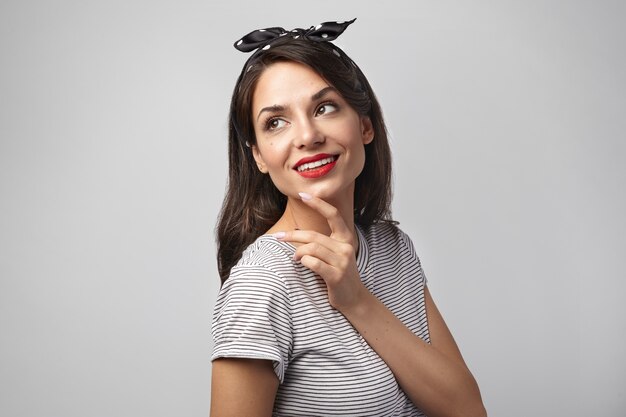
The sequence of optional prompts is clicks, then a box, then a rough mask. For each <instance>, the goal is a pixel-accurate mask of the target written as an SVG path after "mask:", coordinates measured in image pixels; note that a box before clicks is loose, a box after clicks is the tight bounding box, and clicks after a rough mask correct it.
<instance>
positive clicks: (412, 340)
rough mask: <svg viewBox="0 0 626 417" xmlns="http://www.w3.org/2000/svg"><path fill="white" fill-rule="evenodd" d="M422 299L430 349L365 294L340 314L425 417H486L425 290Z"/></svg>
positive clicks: (459, 355)
mask: <svg viewBox="0 0 626 417" xmlns="http://www.w3.org/2000/svg"><path fill="white" fill-rule="evenodd" d="M365 291H367V289H365ZM424 295H425V299H426V314H427V318H428V327H429V333H430V341H431V344H430V345H429V344H428V343H426V342H424V341H423V340H422V339H420V338H419V337H417V336H416V335H415V334H414V333H413V332H411V330H409V329H408V328H407V327H406V326H405V325H404V323H402V322H401V321H400V320H399V319H398V318H397V317H396V316H395V315H394V314H393V313H392V312H391V311H390V310H389V309H388V308H387V307H386V306H385V305H384V304H383V303H382V302H380V301H379V300H378V299H377V298H376V297H375V296H374V295H372V294H371V293H369V291H367V294H364V296H363V302H362V303H360V304H357V305H355V306H353V307H352V308H350V309H345V310H343V311H341V312H342V313H343V314H344V315H345V316H346V318H347V319H348V320H349V321H350V323H352V325H353V326H354V327H355V329H356V330H357V331H358V332H359V333H360V334H361V336H363V338H364V339H365V340H366V341H367V343H368V344H369V345H370V346H371V347H372V349H374V350H375V351H376V353H378V355H379V356H380V357H381V358H382V359H383V360H384V361H385V363H387V366H389V368H390V369H391V371H392V372H393V374H394V376H395V377H396V380H397V381H398V383H399V384H400V386H401V387H402V389H403V390H404V392H405V393H406V394H407V396H408V397H409V398H410V399H411V401H413V403H414V404H415V405H416V406H417V407H418V408H420V409H421V410H422V411H424V413H426V415H428V416H429V417H443V416H468V417H481V416H486V414H487V413H486V411H485V408H484V406H483V403H482V399H481V396H480V391H479V389H478V385H477V384H476V381H475V380H474V377H473V376H472V374H471V373H470V371H469V369H468V368H467V366H466V365H465V362H464V361H463V358H462V356H461V352H460V351H459V349H458V347H457V345H456V343H455V341H454V338H453V337H452V334H451V333H450V331H449V330H448V327H447V326H446V323H445V322H444V320H443V318H442V316H441V314H440V313H439V310H438V309H437V306H436V305H435V303H434V301H433V299H432V297H431V295H430V292H429V291H428V288H425V294H424Z"/></svg>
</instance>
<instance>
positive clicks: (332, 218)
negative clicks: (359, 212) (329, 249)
mask: <svg viewBox="0 0 626 417" xmlns="http://www.w3.org/2000/svg"><path fill="white" fill-rule="evenodd" d="M298 194H299V195H300V198H301V199H302V201H304V202H305V203H306V204H307V205H309V206H310V207H312V208H314V209H315V210H317V211H318V213H320V214H321V215H322V216H324V218H326V221H327V222H328V225H329V226H330V230H331V234H332V235H333V236H334V237H335V238H338V239H340V240H342V241H344V242H349V241H350V240H351V239H352V232H351V231H350V229H348V226H347V225H346V222H345V221H344V220H343V218H342V217H341V214H340V213H339V210H337V208H336V207H335V206H333V205H332V204H330V203H327V202H326V201H324V200H322V199H321V198H319V197H313V196H312V195H310V194H307V193H298Z"/></svg>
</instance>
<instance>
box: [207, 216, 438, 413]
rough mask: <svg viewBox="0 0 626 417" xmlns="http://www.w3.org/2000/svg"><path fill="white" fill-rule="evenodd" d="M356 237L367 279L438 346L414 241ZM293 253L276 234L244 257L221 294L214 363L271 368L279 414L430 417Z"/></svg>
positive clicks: (379, 233)
mask: <svg viewBox="0 0 626 417" xmlns="http://www.w3.org/2000/svg"><path fill="white" fill-rule="evenodd" d="M356 229H357V236H358V239H359V250H358V255H357V266H358V271H359V274H360V276H361V280H362V281H363V283H364V284H365V286H366V287H367V288H368V289H369V290H370V291H371V292H372V293H373V294H374V295H375V296H376V297H378V299H380V300H381V301H382V302H383V303H384V304H385V305H386V306H387V308H389V309H390V310H391V311H392V312H393V313H394V314H395V315H396V316H397V317H398V318H399V319H400V320H401V321H402V322H403V323H404V324H405V325H406V326H407V327H408V328H410V329H411V330H412V331H413V332H414V333H415V334H416V335H417V336H419V337H420V338H422V339H423V340H425V341H426V342H429V343H430V339H429V334H428V323H427V320H426V307H425V302H424V286H425V278H424V274H423V272H422V268H421V266H420V262H419V259H418V257H417V255H416V253H415V250H414V247H413V244H412V242H411V240H410V238H409V237H408V236H407V235H406V234H405V233H404V232H402V231H401V230H400V229H398V227H397V226H395V225H393V224H390V223H377V224H374V225H372V226H371V227H369V228H368V229H367V230H362V229H361V228H360V227H359V226H357V228H356ZM294 251H295V248H294V246H293V245H291V244H290V243H287V242H281V241H278V240H276V239H275V238H274V237H273V236H271V235H263V236H261V237H259V238H258V239H257V240H256V241H255V242H254V243H253V244H252V245H250V246H249V247H248V248H247V249H246V250H245V251H244V253H243V255H242V257H241V260H240V261H239V262H238V263H237V265H236V266H234V267H233V268H232V270H231V274H230V277H229V278H228V280H227V281H226V282H225V283H224V285H223V287H222V289H221V290H220V293H219V295H218V299H217V303H216V306H215V310H214V313H213V324H212V334H213V340H214V351H213V356H212V358H211V359H212V360H213V359H216V358H226V357H230V358H253V359H267V360H270V361H272V362H273V366H274V371H275V372H276V375H277V376H278V379H279V381H280V384H279V386H278V392H277V393H276V400H275V402H274V416H377V417H380V416H386V417H387V416H388V417H391V416H422V415H423V414H422V413H421V412H420V411H419V410H418V409H417V408H415V406H414V405H413V404H412V403H411V401H410V400H409V399H408V397H407V396H406V395H405V393H404V392H403V391H402V389H401V388H400V387H399V385H398V383H397V382H396V380H395V378H394V376H393V374H392V373H391V370H390V369H389V367H388V366H387V365H386V364H385V362H384V361H383V360H382V359H381V358H380V356H378V354H376V352H374V350H372V348H371V347H370V346H369V345H368V344H367V342H366V341H365V340H364V339H363V338H362V337H361V335H360V334H359V333H358V332H357V331H356V330H355V329H354V327H352V325H351V324H350V322H349V321H348V320H347V319H346V318H345V317H344V316H343V315H342V314H341V313H340V312H339V311H337V310H335V309H334V308H333V307H331V306H330V304H329V303H328V296H327V290H326V286H325V284H324V281H323V280H322V279H321V278H320V277H319V276H317V275H315V274H314V273H313V272H312V271H311V270H310V269H308V268H306V267H305V266H303V265H302V264H300V263H299V262H295V261H294V260H293V259H292V257H293V254H294Z"/></svg>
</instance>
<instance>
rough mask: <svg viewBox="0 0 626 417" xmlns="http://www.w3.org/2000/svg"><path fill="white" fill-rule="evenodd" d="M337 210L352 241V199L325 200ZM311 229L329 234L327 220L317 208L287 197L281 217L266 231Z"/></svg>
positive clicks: (353, 230) (354, 232) (354, 237)
mask: <svg viewBox="0 0 626 417" xmlns="http://www.w3.org/2000/svg"><path fill="white" fill-rule="evenodd" d="M325 201H326V202H327V203H329V204H331V205H332V206H334V207H335V208H337V210H339V214H340V215H341V217H342V218H343V221H344V222H345V224H346V226H347V227H348V229H349V230H351V231H352V233H353V235H354V236H353V239H354V243H356V242H357V240H356V231H355V228H354V201H353V200H352V199H351V198H350V199H339V200H325ZM297 229H299V230H312V231H316V232H319V233H322V234H324V235H327V236H329V235H330V234H331V230H330V226H329V224H328V220H327V219H326V218H325V217H324V216H322V215H321V214H320V213H319V212H318V211H317V210H315V209H313V208H311V207H310V206H308V205H307V204H306V203H304V202H303V201H302V200H300V199H299V198H297V197H296V198H294V197H289V198H288V199H287V206H286V207H285V211H284V213H283V215H282V217H281V218H280V219H279V220H278V222H276V224H274V226H272V228H271V229H270V230H268V231H267V233H268V234H269V233H276V232H281V231H282V232H284V231H289V230H297Z"/></svg>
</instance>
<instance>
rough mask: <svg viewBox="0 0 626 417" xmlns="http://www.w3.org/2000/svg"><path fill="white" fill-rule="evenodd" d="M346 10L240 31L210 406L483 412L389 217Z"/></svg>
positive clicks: (376, 122) (230, 410) (383, 168)
mask: <svg viewBox="0 0 626 417" xmlns="http://www.w3.org/2000/svg"><path fill="white" fill-rule="evenodd" d="M352 22H353V21H350V22H345V23H334V22H329V23H324V24H321V25H319V26H317V27H312V28H310V29H308V30H302V29H296V30H293V31H290V32H286V31H284V30H283V29H282V28H269V29H265V30H259V31H254V32H251V33H250V34H249V35H247V36H246V37H244V38H243V39H241V40H239V41H238V42H236V43H235V46H236V47H237V48H238V49H240V50H242V51H253V50H256V52H254V54H253V55H252V56H251V57H250V58H249V60H248V61H247V62H246V64H245V65H244V68H243V70H242V73H241V75H240V77H239V79H238V80H237V84H236V86H235V90H234V93H233V97H232V103H231V113H230V125H229V126H230V132H229V158H230V159H229V164H230V167H229V170H230V172H229V182H228V190H227V193H226V197H225V200H224V204H223V207H222V212H221V217H220V220H219V225H218V244H219V250H218V264H219V270H220V275H221V278H222V288H221V291H220V294H219V296H218V300H217V303H216V306H215V310H214V316H213V325H212V332H213V339H214V342H215V343H214V352H213V357H212V360H213V366H212V368H213V377H212V395H211V415H212V416H214V417H222V416H270V415H275V416H333V415H350V416H422V415H428V416H430V417H436V416H483V415H485V409H484V407H483V404H482V400H481V397H480V393H479V389H478V386H477V384H476V382H475V380H474V378H473V377H472V375H471V373H470V371H469V370H468V368H467V366H466V365H465V363H464V361H463V358H462V357H461V354H460V352H459V349H458V348H457V345H456V344H455V342H454V339H453V337H452V335H451V334H450V332H449V330H448V328H447V327H446V324H445V322H444V320H443V318H442V317H441V315H440V314H439V311H438V310H437V307H436V306H435V304H434V302H433V300H432V298H431V296H430V293H429V291H428V288H427V287H426V282H425V278H424V275H423V273H422V269H421V266H420V262H419V259H418V257H417V255H416V254H415V250H414V248H413V245H412V243H411V240H410V239H409V237H408V236H407V235H406V234H404V233H403V232H402V231H401V230H400V229H399V228H398V227H397V226H396V223H395V222H393V221H392V220H391V213H390V208H389V207H390V200H391V192H390V190H391V187H390V186H391V184H390V182H391V156H390V150H389V144H388V141H387V133H386V129H385V125H384V122H383V118H382V113H381V110H380V107H379V104H378V101H377V100H376V97H375V96H374V93H373V91H372V89H371V87H370V85H369V83H368V81H367V79H366V78H365V76H364V75H363V73H362V72H361V70H360V69H359V68H358V66H356V65H355V64H354V62H352V60H351V59H350V58H349V57H348V56H347V55H346V54H345V53H344V52H343V51H342V50H341V49H339V48H337V47H336V46H334V45H333V44H331V43H330V42H329V41H331V40H334V39H335V38H336V37H337V36H339V34H341V33H342V32H343V30H345V28H346V27H347V26H348V25H349V24H351V23H352Z"/></svg>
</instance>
